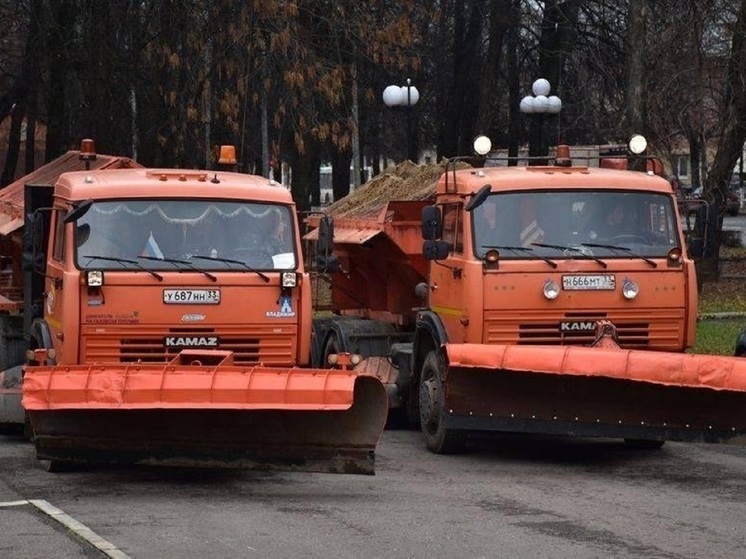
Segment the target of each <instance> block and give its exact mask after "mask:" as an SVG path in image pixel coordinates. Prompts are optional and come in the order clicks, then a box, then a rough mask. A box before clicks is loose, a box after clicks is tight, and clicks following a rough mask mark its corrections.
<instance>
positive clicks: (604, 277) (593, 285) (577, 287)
mask: <svg viewBox="0 0 746 559" xmlns="http://www.w3.org/2000/svg"><path fill="white" fill-rule="evenodd" d="M615 287H616V280H615V279H614V275H613V274H593V275H583V276H562V289H565V290H566V291H595V290H609V291H613V290H614V289H615Z"/></svg>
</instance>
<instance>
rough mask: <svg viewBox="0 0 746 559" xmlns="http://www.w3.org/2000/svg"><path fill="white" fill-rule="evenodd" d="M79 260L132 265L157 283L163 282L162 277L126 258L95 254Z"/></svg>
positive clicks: (86, 255)
mask: <svg viewBox="0 0 746 559" xmlns="http://www.w3.org/2000/svg"><path fill="white" fill-rule="evenodd" d="M81 258H90V259H93V258H95V259H97V260H106V261H108V262H119V263H120V264H121V263H124V264H134V265H135V266H137V267H138V268H140V269H141V270H142V271H143V272H147V273H149V274H150V275H151V276H153V277H154V278H155V279H157V280H158V281H163V276H162V275H160V274H159V273H158V272H156V271H155V270H148V269H147V268H146V267H145V266H143V265H142V264H140V263H139V262H137V261H135V260H129V259H127V258H117V257H115V256H98V255H95V254H84V255H82V256H81Z"/></svg>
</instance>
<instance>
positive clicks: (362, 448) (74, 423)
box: [24, 363, 388, 474]
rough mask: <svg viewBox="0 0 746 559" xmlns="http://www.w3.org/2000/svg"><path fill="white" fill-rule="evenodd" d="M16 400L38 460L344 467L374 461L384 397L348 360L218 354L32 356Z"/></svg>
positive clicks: (369, 469) (359, 470) (357, 470)
mask: <svg viewBox="0 0 746 559" xmlns="http://www.w3.org/2000/svg"><path fill="white" fill-rule="evenodd" d="M97 373H100V374H97ZM24 405H25V407H26V409H27V411H28V414H29V417H30V420H31V424H32V427H33V430H34V437H35V444H36V449H37V457H38V458H39V459H41V460H53V461H73V462H97V463H139V464H157V465H178V466H190V467H195V466H197V467H220V468H222V467H238V468H250V469H280V470H298V471H315V472H329V473H348V474H373V473H374V464H375V447H376V444H377V443H378V440H379V438H380V436H381V433H382V431H383V428H384V425H385V422H386V415H387V408H388V405H387V398H386V392H385V390H384V388H383V386H382V384H381V383H380V381H378V380H377V379H375V378H371V377H358V376H356V375H355V374H353V373H351V372H350V371H334V370H324V371H320V370H303V369H288V370H282V369H267V368H262V367H257V368H253V369H251V368H248V369H247V368H240V367H233V366H231V365H230V364H225V363H223V364H221V365H220V366H219V367H214V368H205V367H189V366H183V365H181V366H175V367H169V366H166V367H160V368H158V367H157V366H141V367H137V368H135V367H125V366H117V365H113V366H109V365H106V366H98V367H97V368H93V367H91V368H85V367H75V368H69V367H62V366H57V367H32V368H29V369H27V371H26V376H25V378H24Z"/></svg>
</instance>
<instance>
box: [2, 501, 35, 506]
mask: <svg viewBox="0 0 746 559" xmlns="http://www.w3.org/2000/svg"><path fill="white" fill-rule="evenodd" d="M28 504H29V502H28V501H6V502H4V503H0V507H18V506H21V505H28Z"/></svg>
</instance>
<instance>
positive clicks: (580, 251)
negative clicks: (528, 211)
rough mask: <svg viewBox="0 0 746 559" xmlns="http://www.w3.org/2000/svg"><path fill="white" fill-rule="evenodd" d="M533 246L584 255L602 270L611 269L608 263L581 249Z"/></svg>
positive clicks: (536, 244)
mask: <svg viewBox="0 0 746 559" xmlns="http://www.w3.org/2000/svg"><path fill="white" fill-rule="evenodd" d="M531 246H534V247H541V248H553V249H555V250H562V251H566V252H574V253H576V254H582V255H583V256H585V257H586V258H590V259H591V260H593V261H594V262H596V263H597V264H598V265H599V266H601V267H602V268H608V267H609V265H608V264H607V263H606V262H604V261H603V260H601V259H600V258H596V257H595V256H593V255H591V254H586V253H585V252H583V251H582V250H581V249H579V248H576V247H567V246H563V245H546V244H544V243H531Z"/></svg>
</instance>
